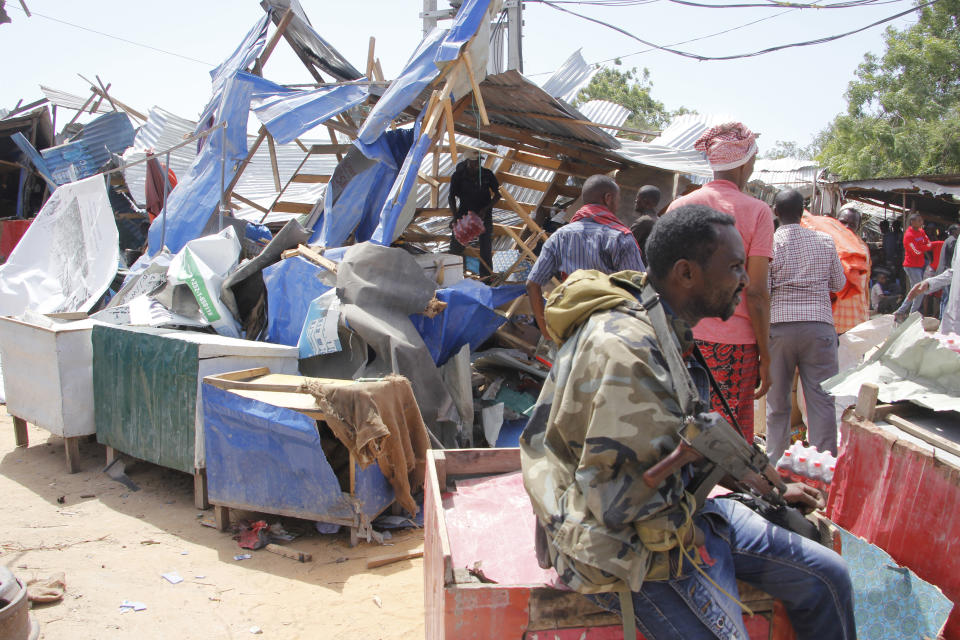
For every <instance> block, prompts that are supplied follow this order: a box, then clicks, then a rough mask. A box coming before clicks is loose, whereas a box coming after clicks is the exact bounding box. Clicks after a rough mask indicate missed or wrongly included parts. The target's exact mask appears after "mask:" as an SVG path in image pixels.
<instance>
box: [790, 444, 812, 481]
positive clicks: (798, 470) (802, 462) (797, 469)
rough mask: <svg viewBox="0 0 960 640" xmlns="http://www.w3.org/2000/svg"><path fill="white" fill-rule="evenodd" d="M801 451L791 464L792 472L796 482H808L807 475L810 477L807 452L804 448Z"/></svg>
mask: <svg viewBox="0 0 960 640" xmlns="http://www.w3.org/2000/svg"><path fill="white" fill-rule="evenodd" d="M801 451H802V452H801V453H800V455H798V456H797V461H796V463H795V464H794V465H793V472H794V475H795V476H796V477H795V480H796V481H797V482H805V483H809V477H810V464H809V458H808V457H807V455H808V454H807V450H806V449H805V448H803V449H802V450H801Z"/></svg>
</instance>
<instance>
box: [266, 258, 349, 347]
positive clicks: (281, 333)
mask: <svg viewBox="0 0 960 640" xmlns="http://www.w3.org/2000/svg"><path fill="white" fill-rule="evenodd" d="M335 282H336V276H335V275H334V274H332V273H330V272H329V271H327V270H326V269H324V268H323V267H320V266H318V265H315V264H313V263H312V262H310V261H309V260H305V259H303V258H301V257H300V256H295V257H293V258H287V259H286V260H281V261H280V262H278V263H276V264H274V265H271V266H269V267H267V268H266V269H264V270H263V283H264V285H266V287H267V323H268V324H267V338H266V341H267V342H273V343H275V344H286V345H290V346H292V347H295V346H297V344H298V343H299V341H300V333H301V332H302V330H303V322H304V320H305V319H306V317H307V310H308V308H309V306H310V302H311V301H312V300H314V299H315V298H318V297H320V296H321V295H322V294H323V293H325V292H326V291H329V290H330V289H332V288H333V286H334V283H335Z"/></svg>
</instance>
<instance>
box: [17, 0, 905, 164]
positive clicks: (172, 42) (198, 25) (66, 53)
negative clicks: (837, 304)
mask: <svg viewBox="0 0 960 640" xmlns="http://www.w3.org/2000/svg"><path fill="white" fill-rule="evenodd" d="M702 1H703V2H713V3H719V2H721V0H702ZM731 1H732V2H745V1H752V2H756V0H727V2H731ZM760 1H763V0H760ZM830 1H831V2H833V1H835V0H830ZM25 2H26V3H27V7H28V8H29V9H30V11H31V12H32V13H33V16H32V17H30V18H28V17H27V16H26V15H25V13H24V12H23V11H22V9H21V8H20V4H19V2H18V0H7V2H6V10H7V13H8V14H9V15H10V17H11V19H12V21H13V22H12V23H8V24H3V25H0V57H2V59H3V60H6V61H8V63H7V66H6V71H5V72H4V80H3V82H2V84H0V107H4V108H7V109H10V108H11V107H13V106H14V105H15V104H16V103H17V101H18V100H21V99H22V100H23V101H24V103H27V102H31V101H33V100H36V99H39V98H41V97H42V93H41V92H40V88H39V87H40V85H41V84H43V85H46V86H49V87H53V88H57V89H61V90H64V91H69V92H71V93H75V94H78V95H83V96H84V97H86V96H87V95H89V89H88V87H89V85H88V84H87V83H86V82H85V81H84V80H82V79H81V78H80V77H79V75H78V74H82V75H83V76H85V77H87V78H89V79H90V80H92V81H94V82H95V76H97V75H99V77H100V78H101V79H102V80H103V82H104V83H110V85H111V87H110V93H111V95H114V96H115V97H116V98H117V99H118V100H120V101H122V102H124V103H126V104H128V105H130V106H132V107H134V108H136V109H138V110H140V111H143V112H146V111H147V110H148V109H149V108H150V107H152V106H161V107H163V108H165V109H167V110H168V111H172V112H173V113H176V114H177V115H180V116H183V117H186V118H191V119H196V118H197V116H198V114H199V113H200V111H202V109H203V107H204V105H205V104H206V102H207V100H208V99H209V96H210V77H209V71H210V70H211V69H212V68H213V67H214V66H216V65H217V64H219V63H220V62H221V61H222V60H223V59H224V58H225V57H227V56H228V55H229V54H230V53H231V52H232V51H233V50H234V49H235V48H236V46H237V44H238V43H239V42H240V40H241V39H242V38H243V36H244V34H245V33H246V32H247V31H248V30H249V29H250V27H251V26H252V25H253V24H254V22H256V20H257V19H258V18H259V17H260V15H262V13H261V12H262V9H261V8H260V6H259V3H258V2H257V1H256V0H229V1H228V0H193V1H191V2H187V1H185V0H166V1H165V2H163V3H158V2H145V1H144V0H127V1H126V2H116V0H111V1H106V0H86V1H85V2H76V0H25ZM301 4H302V6H303V8H304V10H305V11H306V13H307V16H308V17H309V18H310V20H311V22H312V23H313V26H314V28H315V29H316V30H317V31H318V32H319V33H320V34H321V35H322V36H323V37H324V38H326V39H327V40H328V41H329V42H330V43H331V44H332V45H333V46H334V47H335V48H337V49H338V50H339V51H340V52H341V53H342V54H343V55H344V56H345V57H346V58H347V59H348V60H350V61H351V62H352V64H353V65H354V66H355V67H357V68H358V69H360V70H361V71H362V70H363V69H364V68H365V66H366V59H367V50H368V45H369V38H370V37H371V36H373V37H375V38H376V49H375V51H376V56H377V57H379V58H380V60H381V65H382V67H383V70H384V74H385V76H386V77H387V79H390V78H392V77H394V76H395V75H396V74H397V73H398V72H399V71H400V70H401V69H402V68H403V65H404V63H405V62H406V60H407V58H408V57H409V55H410V54H411V53H412V52H413V50H414V49H415V48H416V46H417V44H418V43H419V41H420V39H421V37H422V28H423V27H422V20H421V18H420V17H419V13H420V11H421V9H422V0H350V1H349V2H342V1H332V0H326V1H323V0H301ZM607 4H609V5H617V4H619V5H623V4H624V3H623V2H622V0H619V1H618V2H608V3H607ZM437 5H438V7H441V8H442V7H446V6H447V0H437ZM561 6H563V7H565V8H568V9H570V10H572V11H577V12H579V13H583V14H585V15H589V16H591V17H594V18H597V19H599V20H603V21H606V22H610V23H612V24H615V25H616V26H618V27H620V28H621V29H623V30H625V31H628V32H630V33H633V34H635V35H636V36H637V37H639V38H642V39H645V40H648V41H652V42H654V43H656V44H661V45H671V44H674V43H677V42H682V41H687V40H691V39H694V38H703V37H704V36H709V35H711V34H715V33H717V32H720V31H724V30H730V29H732V31H729V32H728V33H725V34H722V35H718V36H715V37H709V38H705V39H701V40H698V41H696V42H689V43H688V44H680V45H677V46H676V48H678V49H684V50H687V51H691V52H695V53H698V54H701V55H711V56H716V55H730V54H735V53H746V52H751V51H756V50H760V49H764V48H767V47H771V46H776V45H781V44H786V43H791V42H798V41H804V40H813V39H817V38H821V37H824V36H827V35H833V34H836V33H842V32H845V31H850V30H852V29H856V28H859V27H862V26H865V25H867V24H870V23H872V22H874V21H877V20H880V19H882V18H885V17H888V16H890V15H893V14H896V13H899V12H901V11H905V10H907V9H908V8H909V7H910V3H909V0H899V1H894V2H890V3H888V4H882V5H874V6H865V7H856V8H845V9H816V10H815V9H792V10H791V9H784V8H783V7H777V8H767V7H762V8H725V9H709V8H699V7H690V6H684V5H679V4H675V3H672V2H670V1H669V0H652V1H650V2H646V3H644V4H640V5H636V6H600V5H597V4H591V3H589V2H581V3H567V4H563V5H561ZM914 20H915V17H914V15H913V14H908V15H907V16H905V17H904V18H899V19H897V20H895V21H893V22H891V23H888V24H889V25H892V26H894V27H896V28H899V29H902V28H904V27H905V26H907V25H909V24H911V23H912V22H913V21H914ZM754 21H759V22H756V23H755V24H751V25H748V26H743V25H746V24H747V23H750V22H754ZM67 23H69V24H67ZM443 24H444V23H443V22H441V25H443ZM447 24H449V23H447ZM886 26H887V25H883V26H880V27H873V28H871V29H869V30H867V31H865V32H862V33H859V34H857V35H853V36H850V37H847V38H843V39H840V40H837V41H834V42H830V43H827V44H821V45H817V46H811V47H801V48H795V49H788V50H786V51H779V52H776V53H772V54H768V55H764V56H759V57H755V58H747V59H744V60H736V61H722V62H700V61H695V60H689V59H686V58H682V57H679V56H676V55H673V54H670V53H666V52H662V51H656V50H653V51H646V52H644V53H639V54H637V55H632V54H636V53H637V52H640V51H644V50H646V49H648V47H646V46H644V45H642V44H641V43H639V42H637V41H636V40H632V39H630V38H629V37H627V36H625V35H623V34H621V33H618V32H616V31H613V30H611V29H608V28H606V27H602V26H600V25H596V24H593V23H590V22H587V21H585V20H583V19H581V18H579V17H576V16H572V15H568V14H564V13H561V12H559V11H557V10H556V9H554V8H552V7H550V6H547V5H544V4H541V3H534V2H528V3H526V4H525V8H524V27H523V70H524V74H525V75H527V76H528V77H529V78H530V79H531V80H533V81H535V82H538V83H542V82H543V81H545V80H546V79H547V78H548V77H549V72H552V71H553V70H555V69H556V68H557V67H559V66H560V65H562V64H563V62H564V60H566V59H567V57H568V56H569V55H570V54H571V53H573V52H574V51H576V50H578V49H580V50H581V51H582V53H583V56H584V57H585V58H586V60H587V61H588V62H591V63H593V62H601V61H606V60H610V59H612V58H619V59H620V60H621V62H622V66H621V67H620V68H621V69H629V68H632V67H640V68H643V67H646V68H648V69H649V70H650V77H651V80H652V82H653V90H652V94H653V96H654V97H655V98H656V99H658V100H660V101H661V102H663V103H664V104H665V105H666V107H667V108H668V109H676V108H678V107H680V106H684V107H687V108H688V109H693V110H696V111H698V112H699V113H704V114H708V113H709V114H717V115H728V116H730V117H731V118H734V119H738V120H741V121H742V122H743V123H744V124H746V125H747V126H748V127H750V128H751V129H753V130H754V131H756V132H759V133H760V134H761V138H760V140H759V142H758V144H759V146H760V148H761V152H762V151H763V150H764V147H770V146H772V145H773V144H774V142H775V141H777V140H785V141H794V142H797V143H799V144H800V145H805V144H808V143H809V142H810V141H811V140H812V138H813V136H815V135H816V133H817V132H818V131H820V130H821V129H823V128H824V127H825V126H826V125H827V124H829V122H830V121H831V120H832V119H833V117H834V116H835V115H836V114H837V113H839V112H841V111H843V110H844V109H845V106H846V102H845V100H844V92H845V91H846V87H847V84H848V83H849V82H850V80H852V79H853V78H854V72H855V70H856V67H857V65H858V64H859V63H860V62H861V61H862V59H863V55H864V54H865V53H866V52H868V51H872V52H875V53H878V54H879V53H882V51H883V39H882V36H883V30H884V28H886ZM738 27H742V28H738ZM95 32H100V33H95ZM103 34H108V35H103ZM111 36H112V37H111ZM135 43H136V44H135ZM161 50H162V51H161ZM174 54H176V55H174ZM13 61H16V62H13ZM607 64H613V63H611V62H608V63H607ZM264 76H265V77H267V78H269V79H270V80H273V81H275V82H279V83H305V82H312V78H311V77H310V76H309V75H308V73H307V71H306V70H305V69H304V67H303V65H302V63H301V62H300V61H299V60H298V59H297V58H296V56H294V55H293V54H292V53H291V51H290V49H289V47H287V46H286V44H285V43H284V42H281V43H280V45H279V46H278V47H277V49H276V51H275V52H274V54H273V56H272V57H271V58H270V60H269V61H268V63H267V65H266V67H265V69H264ZM63 117H64V115H62V114H58V128H59V127H60V126H62V125H61V124H60V123H63V122H65V121H64V120H63ZM67 117H69V116H67Z"/></svg>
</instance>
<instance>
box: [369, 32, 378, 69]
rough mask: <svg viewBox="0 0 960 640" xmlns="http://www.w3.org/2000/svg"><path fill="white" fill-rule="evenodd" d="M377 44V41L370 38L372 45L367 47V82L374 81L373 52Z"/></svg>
mask: <svg viewBox="0 0 960 640" xmlns="http://www.w3.org/2000/svg"><path fill="white" fill-rule="evenodd" d="M376 44H377V39H376V38H374V37H373V36H370V44H368V45H367V80H373V66H374V59H373V50H374V47H375V46H376Z"/></svg>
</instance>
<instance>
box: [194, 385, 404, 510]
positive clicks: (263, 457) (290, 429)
mask: <svg viewBox="0 0 960 640" xmlns="http://www.w3.org/2000/svg"><path fill="white" fill-rule="evenodd" d="M203 416H204V431H205V436H206V447H207V491H208V495H209V499H210V502H211V503H212V504H213V505H215V506H216V507H218V514H217V518H218V524H219V523H220V520H221V518H223V517H224V515H226V514H222V513H220V512H219V510H220V509H223V508H234V509H245V510H250V511H258V512H263V513H271V514H277V515H283V516H292V517H296V518H304V519H307V520H316V521H322V522H329V523H334V524H340V525H344V526H349V527H353V528H356V527H357V526H359V524H360V522H359V517H358V516H357V515H356V514H357V513H359V514H360V515H361V516H366V517H367V518H369V519H370V520H372V519H373V518H375V517H376V516H377V515H379V514H380V513H381V512H382V511H383V510H384V509H386V508H387V507H388V506H390V505H391V504H392V503H393V500H394V492H393V488H392V487H391V486H390V484H389V482H387V479H386V478H385V477H384V476H383V474H382V473H381V472H380V467H379V466H377V464H376V463H374V464H372V465H370V466H369V467H367V468H366V469H360V467H359V465H357V464H356V462H354V461H353V460H352V459H351V464H353V465H354V474H353V475H354V477H353V478H352V483H351V484H352V485H353V487H352V489H353V490H352V494H351V493H350V492H347V491H344V490H343V489H341V485H340V481H339V480H338V479H337V476H336V475H335V474H334V471H333V468H332V467H331V466H330V463H329V462H328V460H327V457H326V455H325V454H324V451H323V448H322V446H321V445H322V443H323V440H322V438H321V436H320V433H319V432H318V430H317V422H316V419H315V418H313V417H310V416H308V415H306V414H304V413H301V412H299V411H295V410H293V409H288V408H286V407H280V406H276V405H273V404H269V403H267V402H261V401H260V400H254V399H251V398H247V397H244V396H242V395H240V394H238V393H234V392H232V391H228V390H224V389H219V388H217V387H215V386H213V385H211V384H207V383H205V384H204V385H203ZM330 437H333V436H330ZM354 503H356V505H357V511H356V512H355V511H354V506H353V505H354Z"/></svg>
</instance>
